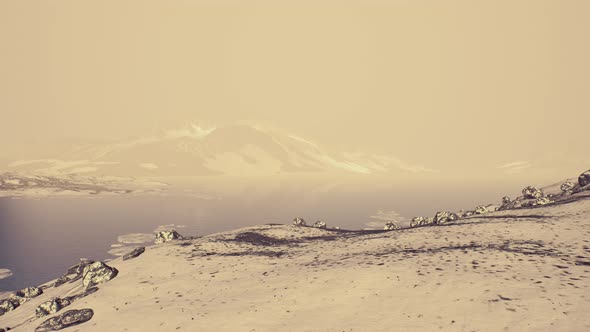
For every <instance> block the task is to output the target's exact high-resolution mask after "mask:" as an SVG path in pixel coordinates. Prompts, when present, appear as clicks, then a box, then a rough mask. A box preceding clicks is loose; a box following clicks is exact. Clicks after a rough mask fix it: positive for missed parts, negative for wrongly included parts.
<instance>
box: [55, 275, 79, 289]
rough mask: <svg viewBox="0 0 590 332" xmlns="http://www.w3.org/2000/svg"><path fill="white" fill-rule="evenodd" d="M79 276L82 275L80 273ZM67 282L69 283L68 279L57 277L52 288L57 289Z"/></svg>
mask: <svg viewBox="0 0 590 332" xmlns="http://www.w3.org/2000/svg"><path fill="white" fill-rule="evenodd" d="M80 274H82V273H80ZM68 281H70V279H68V277H59V278H57V279H56V280H55V282H54V283H53V287H59V286H61V285H63V284H65V283H66V282H68Z"/></svg>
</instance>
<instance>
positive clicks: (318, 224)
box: [313, 220, 328, 229]
mask: <svg viewBox="0 0 590 332" xmlns="http://www.w3.org/2000/svg"><path fill="white" fill-rule="evenodd" d="M313 227H315V228H322V229H324V228H327V227H328V226H327V225H326V223H325V222H323V221H319V220H318V221H316V222H315V223H313Z"/></svg>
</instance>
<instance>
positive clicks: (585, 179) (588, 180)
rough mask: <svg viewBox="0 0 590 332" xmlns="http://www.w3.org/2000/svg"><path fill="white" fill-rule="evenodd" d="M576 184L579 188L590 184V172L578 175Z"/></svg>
mask: <svg viewBox="0 0 590 332" xmlns="http://www.w3.org/2000/svg"><path fill="white" fill-rule="evenodd" d="M578 184H580V187H585V186H587V185H589V184H590V170H587V171H586V172H584V173H582V174H580V176H579V177H578Z"/></svg>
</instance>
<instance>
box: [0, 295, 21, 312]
mask: <svg viewBox="0 0 590 332" xmlns="http://www.w3.org/2000/svg"><path fill="white" fill-rule="evenodd" d="M20 304H21V303H20V301H17V300H15V299H13V298H9V299H4V300H0V316H2V315H4V314H5V313H7V312H9V311H12V310H14V309H16V308H18V307H19V306H20Z"/></svg>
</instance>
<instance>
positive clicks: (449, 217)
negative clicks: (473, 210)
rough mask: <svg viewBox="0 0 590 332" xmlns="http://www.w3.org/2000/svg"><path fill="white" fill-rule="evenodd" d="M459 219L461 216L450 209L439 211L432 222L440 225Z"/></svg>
mask: <svg viewBox="0 0 590 332" xmlns="http://www.w3.org/2000/svg"><path fill="white" fill-rule="evenodd" d="M457 219H459V216H458V215H457V214H455V213H452V212H448V211H442V212H441V211H439V212H437V213H436V214H435V215H434V219H433V220H432V223H433V224H435V225H438V224H442V223H445V222H449V221H455V220H457Z"/></svg>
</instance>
